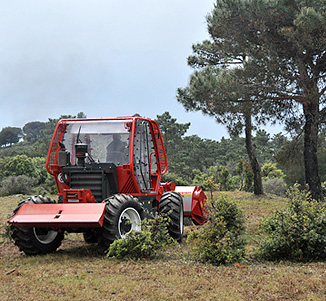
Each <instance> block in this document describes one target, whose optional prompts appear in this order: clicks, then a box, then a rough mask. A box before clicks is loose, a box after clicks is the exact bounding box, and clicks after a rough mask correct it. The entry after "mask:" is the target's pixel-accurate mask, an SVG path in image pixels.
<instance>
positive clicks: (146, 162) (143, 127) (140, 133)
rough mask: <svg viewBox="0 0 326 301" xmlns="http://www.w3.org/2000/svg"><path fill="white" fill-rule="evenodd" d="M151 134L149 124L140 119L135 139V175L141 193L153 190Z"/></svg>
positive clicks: (137, 122) (137, 123)
mask: <svg viewBox="0 0 326 301" xmlns="http://www.w3.org/2000/svg"><path fill="white" fill-rule="evenodd" d="M150 140H151V134H150V127H149V122H148V121H147V120H142V119H138V120H137V121H136V127H135V137H134V174H135V177H136V181H137V183H138V187H139V189H140V191H141V192H143V193H148V192H150V191H152V190H153V188H152V181H151V162H150V160H151V151H152V150H151V144H152V142H151V141H150Z"/></svg>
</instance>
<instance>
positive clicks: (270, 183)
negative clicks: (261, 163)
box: [263, 178, 287, 196]
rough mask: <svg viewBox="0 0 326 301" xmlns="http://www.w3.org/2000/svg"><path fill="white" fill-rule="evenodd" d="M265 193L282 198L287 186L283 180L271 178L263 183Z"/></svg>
mask: <svg viewBox="0 0 326 301" xmlns="http://www.w3.org/2000/svg"><path fill="white" fill-rule="evenodd" d="M263 187H264V191H265V193H271V194H275V195H279V196H282V195H284V194H285V192H286V189H287V185H286V183H285V181H284V180H283V179H279V178H271V179H267V180H265V181H263Z"/></svg>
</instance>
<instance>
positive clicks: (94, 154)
mask: <svg viewBox="0 0 326 301" xmlns="http://www.w3.org/2000/svg"><path fill="white" fill-rule="evenodd" d="M129 137H130V130H129V127H128V126H126V121H120V120H97V121H69V122H67V128H66V132H65V134H64V137H63V141H62V142H63V144H64V145H65V147H66V150H67V151H68V152H69V153H70V161H71V162H70V163H71V164H73V165H75V164H77V158H76V156H75V144H76V143H82V144H86V145H87V146H88V154H87V157H86V162H88V163H90V162H94V161H95V162H99V163H105V162H106V163H114V164H116V165H123V164H129Z"/></svg>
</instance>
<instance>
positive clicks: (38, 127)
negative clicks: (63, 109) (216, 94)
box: [0, 112, 326, 195]
mask: <svg viewBox="0 0 326 301" xmlns="http://www.w3.org/2000/svg"><path fill="white" fill-rule="evenodd" d="M68 117H70V118H74V117H75V116H60V118H58V119H49V120H48V121H47V122H40V121H33V122H29V123H27V124H26V125H25V126H24V127H23V128H22V129H20V130H19V131H18V130H17V131H12V132H11V133H12V135H16V138H17V139H14V138H13V137H10V136H8V135H7V136H6V137H8V138H7V140H4V141H5V142H3V145H2V146H1V147H0V183H1V186H0V194H1V195H9V194H15V193H27V194H29V193H40V194H45V193H55V186H54V181H53V179H52V177H51V176H49V175H48V173H47V171H46V168H45V161H46V155H47V151H48V146H49V143H50V141H51V138H52V133H53V131H54V128H55V126H56V123H57V121H58V120H59V119H61V118H68ZM77 117H78V118H80V117H86V115H85V114H84V113H78V114H77ZM156 121H157V122H158V124H159V126H160V128H161V132H162V135H163V139H164V141H165V146H166V151H167V156H168V163H169V168H168V172H167V173H166V174H165V175H164V177H163V181H172V182H174V183H176V184H178V185H199V186H202V187H203V188H204V189H205V190H206V191H210V192H213V191H215V190H217V189H219V190H223V191H228V190H243V191H249V192H251V191H253V173H252V170H251V165H250V163H249V160H248V155H247V152H246V147H245V138H243V137H241V136H231V137H230V138H224V137H223V138H222V139H221V140H220V141H215V140H211V139H202V138H200V137H198V136H197V135H192V136H188V135H187V130H188V129H189V127H190V123H185V124H182V123H178V122H177V120H176V119H175V118H173V117H172V116H171V115H170V113H169V112H165V113H163V114H162V115H158V116H157V117H156ZM3 132H5V133H8V127H6V128H4V129H2V131H0V138H1V137H2V136H1V135H2V133H3ZM9 132H10V131H9ZM324 138H325V131H324V130H322V131H321V135H320V136H319V152H318V159H319V166H320V174H321V180H322V181H325V180H326V143H325V139H324ZM9 141H11V142H9ZM12 141H16V142H12ZM253 143H254V145H255V149H256V153H257V158H258V161H259V163H260V165H261V167H262V168H261V173H262V179H263V184H264V188H265V191H266V192H267V193H274V194H278V195H282V194H283V193H284V192H285V190H286V187H287V185H293V184H294V183H299V184H301V185H304V183H305V176H304V160H303V137H302V135H296V136H294V137H293V138H288V137H287V136H284V135H283V134H281V133H278V134H276V135H273V136H271V135H270V134H269V133H267V132H266V131H265V130H259V129H258V130H257V131H256V132H255V135H254V136H253Z"/></svg>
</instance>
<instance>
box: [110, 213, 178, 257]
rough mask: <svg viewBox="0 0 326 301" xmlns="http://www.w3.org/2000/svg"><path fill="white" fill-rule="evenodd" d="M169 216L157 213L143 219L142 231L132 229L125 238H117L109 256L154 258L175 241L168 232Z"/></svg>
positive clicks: (111, 246)
mask: <svg viewBox="0 0 326 301" xmlns="http://www.w3.org/2000/svg"><path fill="white" fill-rule="evenodd" d="M168 224H169V218H168V217H165V216H164V215H158V214H157V215H155V216H154V217H153V218H152V219H148V220H147V219H145V220H143V221H142V229H141V231H140V232H136V231H132V232H130V233H129V234H127V236H126V238H125V239H117V240H115V241H114V242H113V243H112V244H111V245H110V247H109V249H108V252H107V256H108V257H113V256H114V257H116V258H119V259H122V258H131V259H140V258H153V257H155V256H156V255H157V253H158V251H159V250H162V249H163V248H164V247H166V246H168V245H171V244H173V243H175V240H174V239H173V238H172V237H171V236H170V235H169V232H168Z"/></svg>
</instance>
